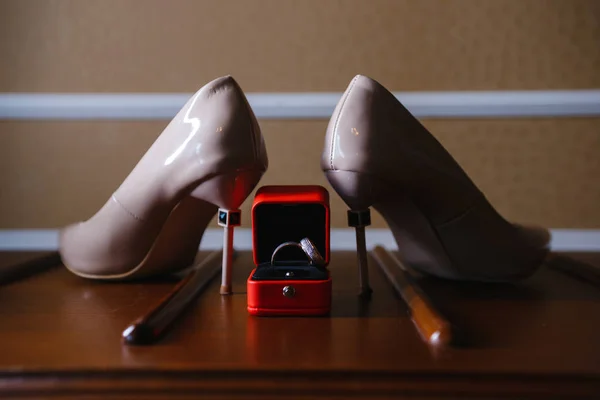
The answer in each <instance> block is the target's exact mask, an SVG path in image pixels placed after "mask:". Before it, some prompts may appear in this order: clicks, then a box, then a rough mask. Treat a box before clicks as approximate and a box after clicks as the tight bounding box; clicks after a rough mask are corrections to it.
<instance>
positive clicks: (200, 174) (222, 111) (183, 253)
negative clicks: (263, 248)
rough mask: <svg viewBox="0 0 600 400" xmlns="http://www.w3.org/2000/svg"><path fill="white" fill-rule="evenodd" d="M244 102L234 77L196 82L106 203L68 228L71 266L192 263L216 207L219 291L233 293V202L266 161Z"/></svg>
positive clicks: (124, 270)
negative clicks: (220, 230)
mask: <svg viewBox="0 0 600 400" xmlns="http://www.w3.org/2000/svg"><path fill="white" fill-rule="evenodd" d="M267 164H268V161H267V155H266V150H265V144H264V141H263V137H262V135H261V132H260V128H259V126H258V123H257V121H256V117H255V116H254V113H253V112H252V110H251V109H250V105H249V104H248V101H247V100H246V97H245V96H244V93H243V92H242V89H241V88H240V87H239V85H238V84H237V82H235V80H234V79H233V78H231V77H223V78H219V79H216V80H214V81H212V82H210V83H208V84H207V85H206V86H204V87H203V88H201V89H200V90H199V91H198V92H197V93H196V94H194V96H192V98H191V99H190V100H189V101H188V102H187V103H186V104H185V106H184V107H183V108H182V109H181V111H179V113H178V114H177V115H176V116H175V118H174V119H173V120H172V121H171V122H170V123H169V125H168V126H167V127H166V128H165V130H164V131H163V132H162V134H161V135H160V136H159V137H158V139H157V140H156V141H155V142H154V144H153V145H152V146H151V147H150V149H149V150H148V151H147V152H146V154H145V155H144V156H143V157H142V159H141V160H140V161H139V163H138V164H137V165H136V167H135V168H134V169H133V171H132V172H131V173H130V174H129V176H128V177H127V178H126V179H125V181H124V182H123V183H122V184H121V186H120V187H119V188H118V190H117V191H116V192H115V193H114V194H113V195H112V197H111V198H110V199H109V200H108V202H107V203H106V204H105V205H104V206H103V207H102V208H101V209H100V210H99V211H98V212H97V213H96V214H95V215H94V216H93V217H92V218H90V219H89V220H87V221H85V222H81V223H78V224H74V225H71V226H68V227H66V228H64V229H63V230H62V231H61V234H60V253H61V257H62V259H63V261H64V264H65V265H66V266H67V268H68V269H69V270H71V271H72V272H73V273H75V274H77V275H79V276H82V277H86V278H92V279H103V280H120V279H132V278H140V277H146V276H150V275H157V274H161V273H170V272H175V271H178V270H180V269H183V268H185V267H187V266H189V265H190V264H191V262H192V261H193V259H194V257H195V256H196V254H197V252H198V245H199V243H200V240H201V239H202V235H203V232H204V229H205V228H206V226H207V224H208V223H209V221H210V220H211V219H212V217H213V216H214V215H215V213H216V212H217V207H219V208H220V210H219V217H218V220H219V225H223V226H225V236H224V252H223V254H224V265H223V274H224V279H223V282H222V288H221V289H222V290H221V291H222V292H223V293H228V292H230V291H231V282H230V279H231V274H230V269H231V250H232V241H233V226H235V225H238V224H239V220H240V215H239V211H238V210H237V209H238V207H239V206H240V205H241V204H242V202H243V201H244V200H245V198H246V197H247V196H248V195H249V194H250V192H251V191H252V190H253V189H254V187H255V186H256V184H257V183H258V181H259V180H260V178H261V176H262V175H263V173H264V172H265V171H266V169H267Z"/></svg>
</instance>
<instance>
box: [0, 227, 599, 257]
mask: <svg viewBox="0 0 600 400" xmlns="http://www.w3.org/2000/svg"><path fill="white" fill-rule="evenodd" d="M551 233H552V240H551V242H550V248H551V249H552V250H554V251H580V252H594V251H600V229H551ZM366 238H367V248H369V249H371V248H373V247H374V246H376V245H381V246H384V247H386V248H388V249H392V250H397V249H398V246H397V244H396V241H395V240H394V237H393V236H392V233H391V232H390V230H389V229H367V234H366ZM234 243H235V248H236V249H238V250H251V249H252V232H251V231H250V229H248V228H238V229H236V230H235V239H234ZM222 245H223V230H222V229H220V228H211V229H207V230H206V232H205V234H204V237H203V238H202V243H200V249H201V250H216V249H220V248H221V247H222ZM57 249H58V231H57V230H54V229H23V230H0V251H54V250H57ZM355 249H356V239H355V236H354V230H353V229H351V228H342V229H332V230H331V250H333V251H344V250H345V251H354V250H355Z"/></svg>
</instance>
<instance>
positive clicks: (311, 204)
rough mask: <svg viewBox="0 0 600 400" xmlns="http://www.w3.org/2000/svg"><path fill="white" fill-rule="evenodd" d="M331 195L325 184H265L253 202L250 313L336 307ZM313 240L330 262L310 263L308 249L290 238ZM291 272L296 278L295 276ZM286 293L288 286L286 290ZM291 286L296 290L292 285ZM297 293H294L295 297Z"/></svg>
mask: <svg viewBox="0 0 600 400" xmlns="http://www.w3.org/2000/svg"><path fill="white" fill-rule="evenodd" d="M329 212H330V211H329V193H328V192H327V190H326V189H325V188H324V187H322V186H316V185H302V186H263V187H261V188H260V189H259V190H258V191H257V192H256V196H255V197H254V202H253V204H252V251H253V259H254V264H255V265H256V268H254V269H253V270H252V272H251V274H250V276H249V277H248V280H247V287H248V312H249V313H250V314H251V315H258V316H285V315H290V316H293V315H295V316H301V315H325V314H328V313H329V311H330V309H331V275H330V273H329V271H328V270H327V268H326V266H327V264H329V257H330V251H329V239H330V238H329V230H330V227H329V219H330V215H329ZM305 237H307V238H309V239H310V240H311V241H312V242H313V244H314V245H315V247H316V248H317V250H319V252H320V253H321V255H322V256H323V258H324V260H325V266H322V267H317V266H314V265H310V263H309V262H308V260H307V257H306V255H305V254H304V252H303V251H302V250H300V249H298V248H296V247H293V246H290V247H286V248H284V249H282V250H281V251H279V252H278V253H277V259H276V260H277V261H276V262H275V266H273V265H271V256H272V254H273V251H274V250H275V248H276V247H277V246H279V245H280V244H281V243H284V242H288V241H291V242H299V241H300V240H301V239H303V238H305ZM290 272H291V273H292V274H291V275H292V276H293V277H289V276H288V275H290ZM286 287H287V289H286V293H287V295H286V294H284V288H286ZM290 288H291V289H290ZM290 292H291V295H290Z"/></svg>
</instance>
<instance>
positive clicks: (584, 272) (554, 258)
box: [546, 254, 600, 286]
mask: <svg viewBox="0 0 600 400" xmlns="http://www.w3.org/2000/svg"><path fill="white" fill-rule="evenodd" d="M546 265H547V266H548V267H549V268H552V269H554V270H557V271H560V272H562V273H565V274H567V275H571V276H573V277H575V278H577V279H579V280H582V281H585V282H588V283H590V284H592V285H596V286H600V268H599V267H596V266H594V265H590V264H587V263H585V262H583V261H579V260H576V259H573V258H571V257H567V256H563V255H557V254H551V255H550V256H549V257H548V259H547V260H546Z"/></svg>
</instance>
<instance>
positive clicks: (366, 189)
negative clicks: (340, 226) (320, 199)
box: [325, 171, 386, 298]
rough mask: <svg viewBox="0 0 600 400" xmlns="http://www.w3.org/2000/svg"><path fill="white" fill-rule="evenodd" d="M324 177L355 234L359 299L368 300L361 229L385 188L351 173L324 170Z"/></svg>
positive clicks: (361, 174)
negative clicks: (346, 213) (343, 205)
mask: <svg viewBox="0 0 600 400" xmlns="http://www.w3.org/2000/svg"><path fill="white" fill-rule="evenodd" d="M325 177H326V178H327V180H328V181H329V183H330V184H331V186H332V187H333V188H334V190H335V191H336V192H337V194H338V195H339V196H340V197H341V198H342V200H344V202H345V203H346V204H347V205H348V207H349V208H350V210H348V226H350V227H353V228H354V229H355V231H356V254H357V258H358V280H359V285H360V291H359V296H361V297H364V298H369V297H371V293H372V290H371V287H370V285H369V268H368V259H367V244H366V235H365V227H366V226H369V225H371V211H370V207H371V206H372V205H373V204H374V203H375V202H376V201H377V200H378V199H379V198H381V196H383V194H384V193H385V190H386V188H385V185H384V184H383V183H381V181H379V180H378V179H375V178H373V177H371V176H369V175H366V174H363V173H360V172H354V171H326V172H325Z"/></svg>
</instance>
